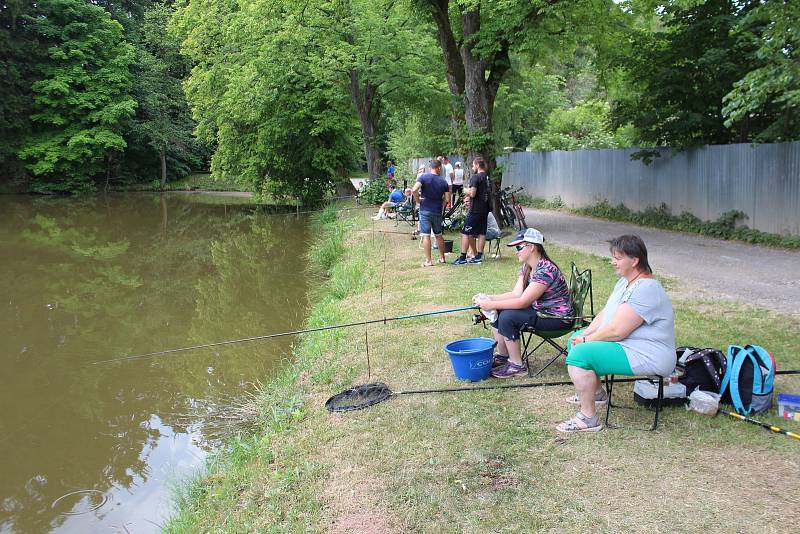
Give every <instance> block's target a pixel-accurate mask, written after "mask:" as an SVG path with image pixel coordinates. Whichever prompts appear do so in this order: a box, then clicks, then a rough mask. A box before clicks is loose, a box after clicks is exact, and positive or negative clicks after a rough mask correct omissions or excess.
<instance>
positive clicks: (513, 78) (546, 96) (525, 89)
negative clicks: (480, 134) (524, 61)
mask: <svg viewBox="0 0 800 534" xmlns="http://www.w3.org/2000/svg"><path fill="white" fill-rule="evenodd" d="M520 62H521V60H520ZM550 70H551V69H549V68H546V67H544V66H543V65H535V66H533V67H528V66H524V65H519V66H515V67H514V69H512V70H511V72H509V74H508V75H507V76H506V79H505V82H504V83H503V85H502V86H500V89H499V90H498V92H497V100H496V101H495V110H494V118H493V128H494V138H495V140H496V143H497V148H499V149H505V148H506V147H514V148H525V147H526V146H528V143H529V142H530V139H531V138H532V137H533V136H534V135H536V134H537V133H538V132H540V131H541V130H542V129H543V128H544V127H545V125H546V123H547V118H548V116H549V115H550V114H551V113H552V112H553V110H555V109H559V108H562V107H564V106H566V105H567V104H568V95H567V94H566V92H565V90H564V89H565V88H564V86H565V80H564V78H563V76H561V75H559V74H554V73H551V72H550Z"/></svg>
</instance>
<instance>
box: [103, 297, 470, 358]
mask: <svg viewBox="0 0 800 534" xmlns="http://www.w3.org/2000/svg"><path fill="white" fill-rule="evenodd" d="M475 308H476V306H465V307H463V308H452V309H449V310H439V311H433V312H424V313H414V314H410V315H398V316H396V317H384V318H383V319H368V320H365V321H356V322H354V323H346V324H336V325H330V326H319V327H317V328H306V329H305V330H292V331H291V332H279V333H277V334H267V335H263V336H254V337H246V338H244V339H231V340H228V341H218V342H216V343H205V344H203V345H194V346H192V347H181V348H179V349H168V350H160V351H158V352H149V353H147V354H135V355H133V356H123V357H122V358H113V359H110V360H102V361H99V362H93V363H92V364H91V365H100V364H105V363H114V362H126V361H132V360H141V359H145V358H152V357H154V356H161V355H164V354H172V353H174V352H184V351H187V350H195V349H205V348H209V347H218V346H220V345H233V344H234V343H244V342H246V341H257V340H260V339H271V338H274V337H282V336H294V335H297V334H308V333H311V332H322V331H325V330H333V329H335V328H347V327H350V326H361V325H367V324H376V323H384V324H385V323H388V322H389V321H400V320H403V319H414V318H416V317H428V316H430V315H441V314H443V313H453V312H459V311H465V310H474V309H475Z"/></svg>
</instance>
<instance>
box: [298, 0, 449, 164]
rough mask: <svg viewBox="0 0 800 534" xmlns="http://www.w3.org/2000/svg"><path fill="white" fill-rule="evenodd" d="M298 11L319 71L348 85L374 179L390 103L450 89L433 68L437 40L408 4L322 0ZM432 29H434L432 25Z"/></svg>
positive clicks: (386, 0) (388, 0) (339, 84)
mask: <svg viewBox="0 0 800 534" xmlns="http://www.w3.org/2000/svg"><path fill="white" fill-rule="evenodd" d="M301 7H302V9H299V8H296V9H298V11H299V13H298V20H300V21H301V24H303V26H304V27H305V28H306V30H307V33H306V37H305V38H306V40H307V42H309V43H315V45H316V46H317V47H318V55H317V56H315V59H316V61H315V72H316V75H317V76H318V77H319V78H320V79H326V80H328V81H329V83H331V84H332V86H336V87H342V88H346V91H347V94H348V95H349V96H350V99H351V101H352V103H353V109H354V112H355V114H356V116H357V117H358V120H359V125H360V127H361V137H362V139H363V145H364V156H365V159H366V163H367V172H368V174H369V177H370V179H373V180H375V179H378V178H379V177H380V175H381V160H382V152H383V151H384V150H385V147H386V143H387V140H386V133H387V132H386V129H387V127H388V124H387V121H386V111H387V106H388V107H389V108H390V109H391V108H392V105H393V104H394V105H395V106H397V105H403V104H411V105H414V104H419V103H422V102H424V101H425V100H428V99H430V98H435V96H434V95H435V94H437V93H441V92H442V91H443V90H446V89H445V88H444V87H443V85H444V83H443V80H440V79H439V78H438V76H437V72H434V70H435V69H431V68H430V59H431V58H432V57H434V56H435V55H436V52H437V48H436V43H435V41H434V40H433V38H432V36H431V35H429V34H428V32H426V30H427V29H428V28H426V26H425V24H424V23H422V22H421V21H419V20H418V17H416V16H414V13H413V12H412V11H411V10H410V7H409V5H408V4H407V3H406V2H398V1H396V0H379V1H376V0H318V1H317V2H314V1H311V2H307V3H305V4H304V5H302V6H301ZM431 29H432V28H431Z"/></svg>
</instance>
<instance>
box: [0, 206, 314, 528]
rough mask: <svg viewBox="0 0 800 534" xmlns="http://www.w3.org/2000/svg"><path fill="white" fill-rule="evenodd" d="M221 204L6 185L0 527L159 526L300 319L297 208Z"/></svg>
mask: <svg viewBox="0 0 800 534" xmlns="http://www.w3.org/2000/svg"><path fill="white" fill-rule="evenodd" d="M237 202H240V201H238V200H237V199H235V198H230V197H205V196H199V195H185V194H179V193H174V194H170V195H165V196H161V195H149V194H130V195H125V196H111V197H100V198H92V199H69V198H36V197H15V196H0V406H2V411H0V532H3V533H5V532H26V533H27V532H97V531H108V532H112V531H116V532H137V533H139V532H158V531H159V530H160V528H159V527H160V525H163V524H164V522H165V519H166V518H167V517H169V515H170V513H171V509H170V501H171V498H172V497H173V496H174V494H175V493H174V492H175V488H176V487H180V485H181V481H185V480H186V479H187V478H189V477H191V476H192V475H193V474H196V473H198V472H199V471H201V470H202V466H203V463H204V457H205V456H206V455H207V454H208V452H209V451H210V450H212V449H213V448H214V446H215V445H218V441H217V440H218V439H219V438H220V436H222V435H224V433H225V431H226V428H227V429H228V430H229V427H228V425H229V424H230V421H231V418H230V416H231V414H235V413H237V411H236V407H237V406H238V405H240V404H241V402H242V401H243V399H246V398H247V392H250V391H252V390H253V388H254V383H258V382H266V381H268V380H269V379H270V376H271V375H272V374H274V373H275V371H276V369H277V368H279V367H280V366H281V365H282V362H285V361H287V360H288V358H289V355H290V354H291V348H292V343H295V342H296V341H297V340H296V338H293V337H279V338H275V339H272V340H266V341H256V342H249V343H242V344H236V345H227V346H221V347H215V348H207V349H200V350H193V351H188V352H180V353H174V354H168V355H165V356H160V357H152V358H146V359H139V360H133V361H123V362H117V363H106V364H100V365H96V364H94V362H98V361H102V360H109V359H114V358H120V357H124V356H128V355H135V354H142V353H150V352H154V351H160V350H164V349H171V348H177V347H186V346H192V345H199V344H203V343H208V342H215V341H222V340H229V339H239V338H245V337H251V336H257V335H263V334H270V333H275V332H283V331H289V330H295V329H299V328H302V325H303V323H304V320H305V315H306V311H307V309H308V306H307V303H308V301H307V290H308V280H307V276H306V265H305V253H306V249H307V246H308V242H309V239H310V236H309V232H308V225H307V221H306V220H305V219H303V218H302V217H301V218H298V217H297V216H295V215H286V214H275V213H268V212H267V211H265V210H264V209H263V208H258V207H253V206H250V205H245V204H241V203H237Z"/></svg>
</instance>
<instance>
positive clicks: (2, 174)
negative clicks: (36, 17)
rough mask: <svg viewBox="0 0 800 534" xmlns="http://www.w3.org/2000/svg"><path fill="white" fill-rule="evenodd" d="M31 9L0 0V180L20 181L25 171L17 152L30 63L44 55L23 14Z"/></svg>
mask: <svg viewBox="0 0 800 534" xmlns="http://www.w3.org/2000/svg"><path fill="white" fill-rule="evenodd" d="M34 9H35V6H34V5H33V4H31V3H30V2H24V1H22V0H11V1H7V2H3V3H2V4H0V72H2V73H3V75H2V76H0V95H2V98H0V182H2V181H6V180H7V181H9V182H21V181H22V180H23V179H24V177H25V174H26V173H25V168H24V166H23V165H22V164H21V163H20V161H19V160H18V159H17V152H18V151H19V149H20V144H21V140H22V138H23V137H24V136H25V135H26V134H27V133H28V131H29V130H30V127H31V123H30V118H29V115H30V110H31V108H32V107H33V96H32V94H31V90H30V87H31V84H32V83H33V82H35V81H36V79H37V73H36V71H35V69H34V66H35V65H36V64H37V63H39V62H40V61H42V58H43V56H44V54H43V50H42V48H41V47H40V46H39V45H38V43H37V41H36V36H35V34H34V33H32V32H31V31H30V30H31V24H30V20H29V19H28V18H27V16H28V15H31V14H32V13H33V12H34Z"/></svg>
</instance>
